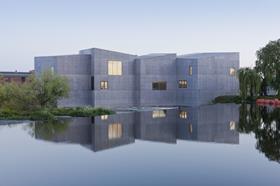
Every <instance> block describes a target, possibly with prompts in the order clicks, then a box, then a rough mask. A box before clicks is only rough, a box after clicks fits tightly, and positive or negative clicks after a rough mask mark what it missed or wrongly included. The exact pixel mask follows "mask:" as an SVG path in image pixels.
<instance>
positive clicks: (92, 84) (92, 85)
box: [90, 76, 94, 90]
mask: <svg viewBox="0 0 280 186" xmlns="http://www.w3.org/2000/svg"><path fill="white" fill-rule="evenodd" d="M90 81H91V90H94V76H91V80H90Z"/></svg>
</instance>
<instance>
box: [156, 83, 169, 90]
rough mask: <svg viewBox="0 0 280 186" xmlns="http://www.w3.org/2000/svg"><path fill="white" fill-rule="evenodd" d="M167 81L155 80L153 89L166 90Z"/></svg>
mask: <svg viewBox="0 0 280 186" xmlns="http://www.w3.org/2000/svg"><path fill="white" fill-rule="evenodd" d="M166 88H167V86H166V82H165V81H158V82H153V90H166Z"/></svg>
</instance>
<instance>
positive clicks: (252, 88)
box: [238, 68, 262, 100]
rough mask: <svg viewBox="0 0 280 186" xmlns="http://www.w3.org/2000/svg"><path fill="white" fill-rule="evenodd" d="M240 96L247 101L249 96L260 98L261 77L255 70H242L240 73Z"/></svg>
mask: <svg viewBox="0 0 280 186" xmlns="http://www.w3.org/2000/svg"><path fill="white" fill-rule="evenodd" d="M238 79H239V87H240V96H241V98H242V99H243V100H245V99H247V98H248V96H250V97H256V96H258V94H259V92H260V88H261V82H262V79H261V76H260V75H259V74H258V73H257V71H256V70H255V69H250V68H241V69H240V70H239V71H238Z"/></svg>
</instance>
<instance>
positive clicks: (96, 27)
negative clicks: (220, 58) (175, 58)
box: [0, 0, 280, 71]
mask: <svg viewBox="0 0 280 186" xmlns="http://www.w3.org/2000/svg"><path fill="white" fill-rule="evenodd" d="M279 7H280V1H279V0H262V1H260V0H259V1H258V0H247V1H246V0H231V1H229V0H138V1H136V0H134V1H133V0H100V1H94V0H91V1H89V0H88V1H87V0H76V1H74V0H18V1H15V0H6V1H4V0H0V25H1V27H0V28H1V29H0V49H1V55H0V71H2V70H12V71H13V70H21V71H27V70H30V69H33V60H34V56H41V55H44V56H45V55H63V54H75V53H78V50H80V49H85V48H92V47H97V48H104V49H109V50H117V51H121V52H127V53H131V54H138V55H142V54H147V53H154V52H176V53H178V54H185V53H194V52H215V51H239V52H240V55H241V66H253V64H254V61H255V51H256V50H257V49H259V48H260V47H262V46H264V45H265V44H266V43H267V42H268V41H269V40H275V39H278V38H280V9H279Z"/></svg>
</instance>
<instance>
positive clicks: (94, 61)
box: [35, 48, 239, 108]
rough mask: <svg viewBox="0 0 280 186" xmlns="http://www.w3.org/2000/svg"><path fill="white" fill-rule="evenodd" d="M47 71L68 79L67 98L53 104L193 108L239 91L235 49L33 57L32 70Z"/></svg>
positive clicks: (89, 51) (88, 51) (99, 51)
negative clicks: (180, 53) (138, 54)
mask: <svg viewBox="0 0 280 186" xmlns="http://www.w3.org/2000/svg"><path fill="white" fill-rule="evenodd" d="M47 69H52V70H53V71H54V72H55V73H58V74H61V75H63V76H66V77H67V78H68V79H69V82H70V86H71V92H70V96H69V98H67V99H64V100H61V101H60V102H59V106H87V105H90V106H95V107H105V108H120V107H142V106H198V105H203V104H208V103H209V102H211V100H213V99H214V98H215V97H217V96H220V95H236V94H238V90H239V88H238V87H239V86H238V80H237V77H236V71H237V70H238V69H239V53H201V54H191V55H182V56H177V55H176V54H172V53H171V54H166V53H164V54H149V55H144V56H137V55H130V54H125V53H120V52H114V51H108V50H102V49H97V48H92V49H86V50H81V51H80V53H79V54H78V55H66V56H51V57H35V73H36V74H37V75H40V74H41V73H42V72H43V71H45V70H47Z"/></svg>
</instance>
